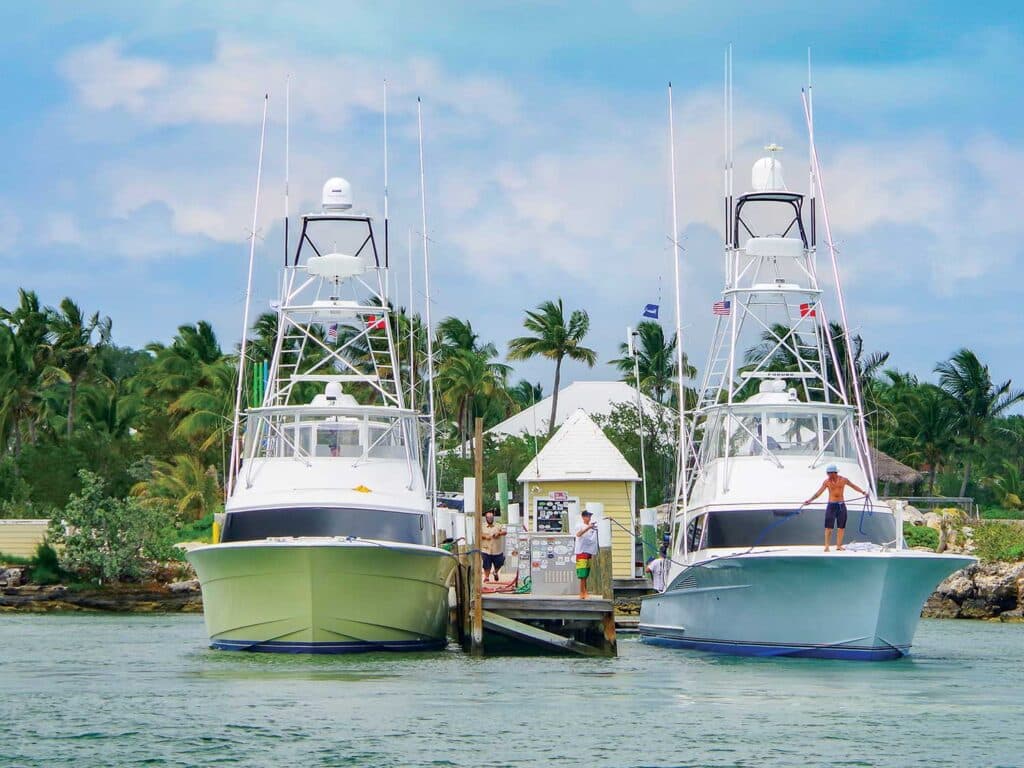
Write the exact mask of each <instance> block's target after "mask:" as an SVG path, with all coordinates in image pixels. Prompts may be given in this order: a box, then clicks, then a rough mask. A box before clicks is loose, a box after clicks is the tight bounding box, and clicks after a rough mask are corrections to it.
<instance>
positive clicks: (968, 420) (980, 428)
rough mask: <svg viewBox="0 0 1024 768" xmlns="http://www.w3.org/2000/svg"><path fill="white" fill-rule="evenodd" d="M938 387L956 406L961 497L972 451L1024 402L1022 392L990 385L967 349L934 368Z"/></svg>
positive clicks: (986, 372)
mask: <svg viewBox="0 0 1024 768" xmlns="http://www.w3.org/2000/svg"><path fill="white" fill-rule="evenodd" d="M935 372H936V373H938V374H939V386H940V387H942V389H943V390H945V391H946V393H947V394H948V395H949V396H950V397H952V398H953V400H954V401H955V402H956V410H957V416H958V419H957V431H958V432H959V435H960V437H961V438H962V439H963V440H964V442H965V443H966V450H965V452H964V478H963V482H962V483H961V484H960V495H961V496H963V495H964V494H966V493H967V485H968V483H970V480H971V466H972V464H973V460H974V456H973V454H974V451H975V448H976V447H977V446H978V445H979V444H981V443H983V442H985V440H986V433H987V431H988V428H989V426H990V424H991V422H992V421H993V420H994V419H995V418H996V417H998V416H999V415H1000V414H1002V413H1003V412H1004V411H1006V410H1007V409H1008V408H1010V407H1011V406H1012V405H1014V404H1015V403H1018V402H1020V401H1021V400H1024V392H1019V391H1017V392H1015V391H1013V390H1012V389H1011V388H1010V387H1011V384H1012V382H1011V381H1010V380H1009V379H1008V380H1006V381H1004V382H1003V383H1001V384H993V383H992V376H991V374H990V373H989V370H988V366H987V365H982V363H981V361H980V360H978V357H977V355H975V354H974V353H973V352H972V351H971V350H969V349H961V350H959V351H958V352H957V353H956V354H954V355H953V357H951V358H950V359H949V360H947V361H946V362H944V363H939V364H938V365H937V366H935Z"/></svg>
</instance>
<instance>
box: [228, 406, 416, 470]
mask: <svg viewBox="0 0 1024 768" xmlns="http://www.w3.org/2000/svg"><path fill="white" fill-rule="evenodd" d="M416 429H417V425H416V423H415V420H414V419H411V418H408V417H403V416H394V417H390V416H386V415H380V414H374V415H372V416H371V415H360V416H348V415H344V416H342V415H337V416H336V415H332V414H330V413H329V412H328V413H325V412H323V411H319V412H314V413H306V412H303V411H301V410H295V411H290V412H284V413H277V412H275V413H269V414H256V415H253V416H251V417H250V422H249V424H248V426H247V429H246V436H245V437H246V451H245V455H246V456H257V457H264V458H284V457H302V458H310V457H321V458H330V457H338V456H341V457H349V458H377V459H405V458H407V457H409V458H412V459H413V460H416V458H417V453H418V449H417V441H416V440H415V438H414V439H412V440H410V439H409V435H410V434H412V435H415V434H416Z"/></svg>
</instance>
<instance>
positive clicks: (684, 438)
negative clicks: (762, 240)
mask: <svg viewBox="0 0 1024 768" xmlns="http://www.w3.org/2000/svg"><path fill="white" fill-rule="evenodd" d="M668 149H669V175H670V177H671V178H670V180H671V187H672V264H673V266H674V267H675V280H676V358H677V361H678V364H679V475H678V478H677V480H676V503H677V504H678V503H680V501H681V502H682V503H683V504H684V505H685V503H686V492H687V486H688V479H687V475H686V465H687V463H688V461H689V452H690V451H689V448H690V440H689V436H688V435H687V434H686V381H685V376H684V374H685V370H684V368H685V366H684V365H683V318H682V310H681V308H680V299H679V290H680V289H679V214H678V204H677V196H676V133H675V122H674V120H673V117H672V83H671V82H670V83H669V84H668ZM639 385H640V383H639V382H637V387H639ZM684 539H685V536H684Z"/></svg>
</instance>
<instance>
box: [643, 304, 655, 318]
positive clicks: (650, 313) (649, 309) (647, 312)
mask: <svg viewBox="0 0 1024 768" xmlns="http://www.w3.org/2000/svg"><path fill="white" fill-rule="evenodd" d="M644 317H653V318H654V319H655V320H657V319H658V305H657V304H647V305H645V306H644Z"/></svg>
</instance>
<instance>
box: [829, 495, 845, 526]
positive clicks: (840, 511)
mask: <svg viewBox="0 0 1024 768" xmlns="http://www.w3.org/2000/svg"><path fill="white" fill-rule="evenodd" d="M832 528H846V503H845V502H842V501H830V502H829V503H828V504H826V505H825V529H826V530H831V529H832Z"/></svg>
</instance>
